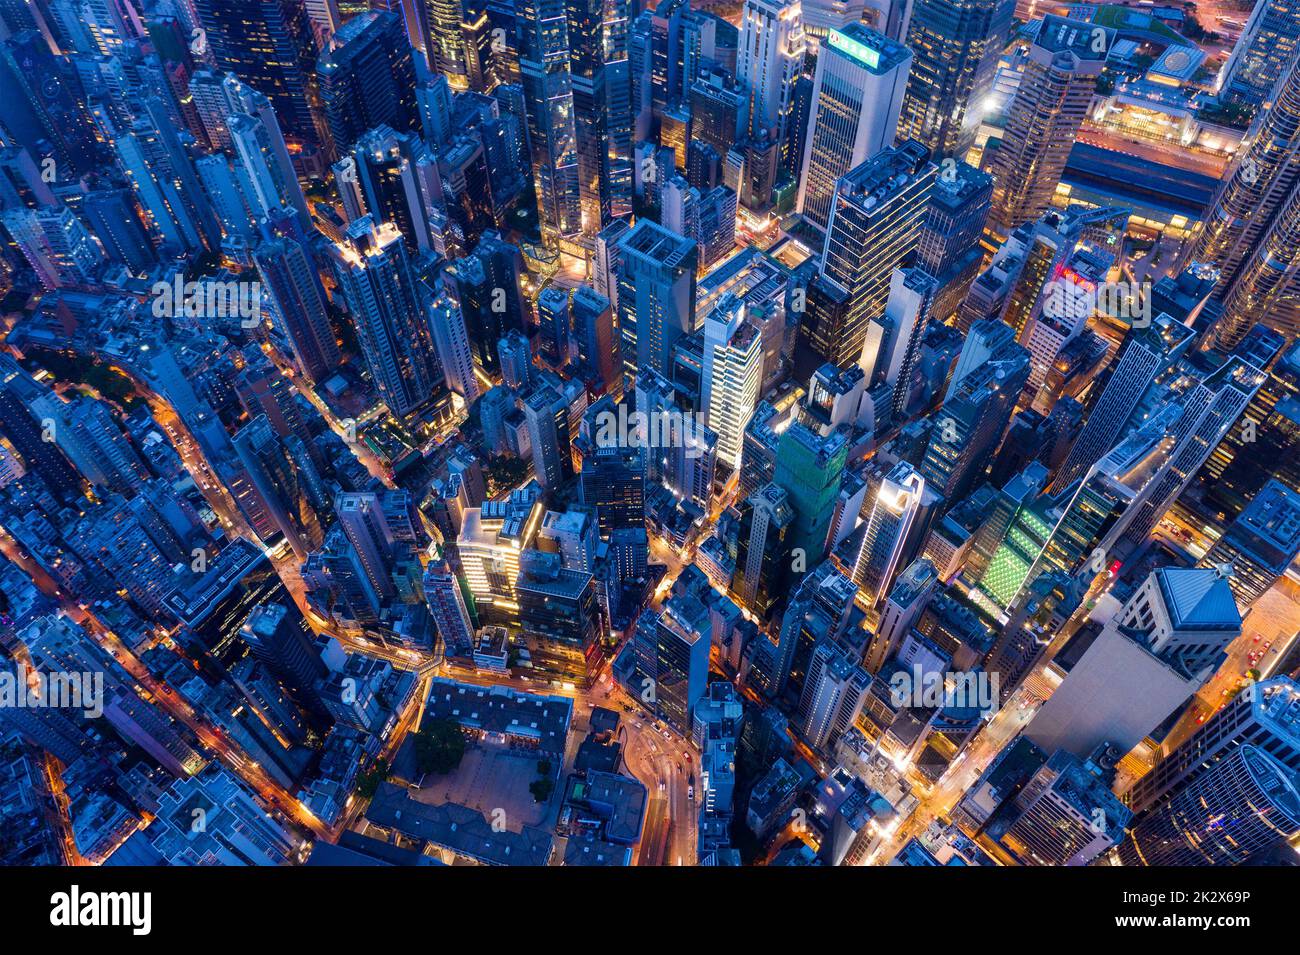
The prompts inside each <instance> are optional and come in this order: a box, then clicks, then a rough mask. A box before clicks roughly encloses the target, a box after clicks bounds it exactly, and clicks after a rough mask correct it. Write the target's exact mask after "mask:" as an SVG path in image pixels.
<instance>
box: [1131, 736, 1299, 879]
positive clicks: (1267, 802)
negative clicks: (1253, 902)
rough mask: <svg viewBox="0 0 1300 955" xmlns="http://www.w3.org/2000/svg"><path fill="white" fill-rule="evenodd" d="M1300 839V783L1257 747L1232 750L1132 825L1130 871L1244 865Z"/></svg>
mask: <svg viewBox="0 0 1300 955" xmlns="http://www.w3.org/2000/svg"><path fill="white" fill-rule="evenodd" d="M1297 834H1300V776H1298V775H1297V774H1296V772H1295V771H1294V770H1291V769H1288V768H1287V767H1286V766H1284V765H1283V764H1282V763H1280V762H1278V760H1277V759H1275V758H1274V757H1273V756H1271V755H1269V753H1268V752H1267V751H1265V750H1263V749H1261V748H1260V747H1258V746H1253V745H1250V744H1247V745H1244V746H1240V747H1238V748H1237V749H1234V750H1232V751H1231V752H1230V753H1228V754H1226V755H1225V756H1223V758H1221V759H1219V760H1218V761H1216V762H1215V763H1214V764H1213V765H1212V766H1210V767H1208V768H1207V769H1206V770H1205V771H1204V772H1202V773H1200V774H1198V775H1197V776H1196V777H1195V778H1193V779H1190V780H1188V781H1187V782H1185V783H1184V785H1182V786H1180V787H1178V788H1177V789H1175V790H1174V791H1173V792H1171V793H1169V795H1168V796H1167V797H1165V798H1164V799H1163V800H1162V801H1161V802H1160V803H1159V804H1157V805H1155V806H1153V807H1152V808H1151V809H1149V810H1147V811H1146V812H1144V813H1142V814H1140V815H1138V816H1137V817H1136V818H1134V820H1133V824H1132V830H1131V831H1130V832H1129V837H1128V839H1127V840H1126V841H1125V842H1124V844H1123V845H1121V846H1120V850H1119V854H1120V858H1121V859H1122V860H1123V862H1124V864H1125V865H1161V866H1211V865H1241V864H1243V863H1247V862H1250V861H1251V859H1252V858H1255V857H1256V856H1258V855H1262V854H1263V853H1264V852H1267V851H1268V850H1270V849H1275V848H1279V847H1283V846H1285V845H1286V843H1287V842H1288V840H1291V839H1294V838H1295V837H1296V835H1297Z"/></svg>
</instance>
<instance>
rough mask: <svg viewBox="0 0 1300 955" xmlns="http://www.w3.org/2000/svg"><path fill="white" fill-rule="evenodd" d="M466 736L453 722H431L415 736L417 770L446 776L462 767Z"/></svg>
mask: <svg viewBox="0 0 1300 955" xmlns="http://www.w3.org/2000/svg"><path fill="white" fill-rule="evenodd" d="M464 755H465V736H464V734H463V733H461V731H460V727H459V726H458V725H457V724H456V723H453V722H452V721H451V720H430V721H429V723H427V724H426V725H425V726H423V727H421V729H420V732H418V733H416V734H415V768H416V769H418V770H419V771H420V772H421V773H422V774H424V773H433V774H434V775H435V776H445V775H446V774H447V773H449V772H451V771H452V770H453V769H455V768H456V767H457V766H459V765H460V761H461V758H462V757H463V756H464Z"/></svg>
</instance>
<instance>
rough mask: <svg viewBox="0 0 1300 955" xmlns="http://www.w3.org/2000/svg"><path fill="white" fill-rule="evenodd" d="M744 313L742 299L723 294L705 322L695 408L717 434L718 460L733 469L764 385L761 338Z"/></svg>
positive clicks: (738, 459)
mask: <svg viewBox="0 0 1300 955" xmlns="http://www.w3.org/2000/svg"><path fill="white" fill-rule="evenodd" d="M745 311H746V310H745V303H744V302H743V301H742V300H741V299H739V298H737V297H736V296H734V295H731V294H727V295H724V296H723V297H722V298H721V299H719V300H718V303H717V304H716V305H715V306H714V308H713V311H712V312H710V313H709V315H708V317H707V318H705V320H704V368H703V372H702V373H701V375H700V385H701V395H700V406H701V407H702V408H703V409H704V413H705V423H706V424H707V425H708V426H709V427H710V428H711V429H713V430H714V431H715V432H717V435H718V457H719V459H721V460H722V461H723V463H725V464H726V466H727V467H728V468H729V469H731V470H733V471H734V470H736V469H737V468H739V467H740V452H741V447H742V444H743V442H744V435H745V426H746V425H748V424H749V419H750V417H751V416H752V415H753V413H754V407H755V405H756V404H757V403H758V396H759V392H760V390H761V387H762V383H763V340H762V337H761V336H760V334H759V331H758V329H757V328H755V327H754V326H753V324H751V323H750V322H748V321H747V320H746V317H745Z"/></svg>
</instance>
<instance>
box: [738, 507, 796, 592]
mask: <svg viewBox="0 0 1300 955" xmlns="http://www.w3.org/2000/svg"><path fill="white" fill-rule="evenodd" d="M794 520H795V515H794V509H793V508H791V507H790V503H789V500H788V495H787V494H786V492H785V491H783V490H782V489H781V488H780V487H778V486H777V485H775V484H768V485H765V486H764V487H762V488H759V490H758V491H757V492H755V493H754V494H752V495H750V496H749V497H748V498H746V499H745V500H744V501H743V502H742V503H741V505H740V532H739V536H738V538H737V544H736V576H735V578H734V579H733V580H732V583H731V589H732V592H733V593H734V594H735V595H736V599H737V600H738V601H740V603H741V605H742V606H744V607H746V608H748V609H749V610H750V611H751V612H752V613H754V614H755V615H756V616H758V617H760V618H766V617H767V615H768V613H770V611H771V609H772V607H773V605H774V604H775V603H776V602H777V601H778V600H780V599H782V597H784V596H785V589H786V586H787V582H788V580H789V576H790V549H789V546H788V544H787V540H788V538H789V536H790V533H791V528H792V526H793V524H794Z"/></svg>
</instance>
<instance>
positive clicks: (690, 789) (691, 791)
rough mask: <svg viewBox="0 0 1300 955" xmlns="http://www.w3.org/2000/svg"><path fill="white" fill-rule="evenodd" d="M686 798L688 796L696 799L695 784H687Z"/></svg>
mask: <svg viewBox="0 0 1300 955" xmlns="http://www.w3.org/2000/svg"><path fill="white" fill-rule="evenodd" d="M686 798H687V799H694V798H695V787H694V786H687V787H686Z"/></svg>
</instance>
